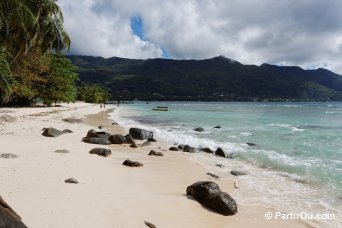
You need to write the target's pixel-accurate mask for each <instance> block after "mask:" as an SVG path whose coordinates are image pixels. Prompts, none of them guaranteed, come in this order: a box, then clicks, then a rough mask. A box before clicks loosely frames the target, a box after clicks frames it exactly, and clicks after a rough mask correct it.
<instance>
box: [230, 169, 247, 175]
mask: <svg viewBox="0 0 342 228" xmlns="http://www.w3.org/2000/svg"><path fill="white" fill-rule="evenodd" d="M230 173H231V174H232V175H234V176H243V175H247V173H246V172H242V171H236V170H232V171H230Z"/></svg>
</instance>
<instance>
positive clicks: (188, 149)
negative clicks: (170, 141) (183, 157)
mask: <svg viewBox="0 0 342 228" xmlns="http://www.w3.org/2000/svg"><path fill="white" fill-rule="evenodd" d="M169 150H170V151H183V152H188V153H195V152H196V148H194V147H191V146H189V145H184V144H181V145H178V147H175V146H172V147H170V148H169ZM198 150H199V151H203V152H206V153H210V154H215V155H217V156H220V157H224V158H233V155H232V154H229V153H227V152H226V151H224V150H223V149H222V148H217V149H216V150H215V151H214V150H212V149H210V148H208V147H206V148H200V149H198Z"/></svg>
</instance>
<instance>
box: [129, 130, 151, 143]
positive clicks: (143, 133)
mask: <svg viewBox="0 0 342 228" xmlns="http://www.w3.org/2000/svg"><path fill="white" fill-rule="evenodd" d="M129 134H130V135H131V136H132V137H133V139H138V140H144V139H148V138H153V132H151V131H147V130H144V129H140V128H134V127H132V128H130V129H129Z"/></svg>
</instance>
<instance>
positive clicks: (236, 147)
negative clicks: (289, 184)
mask: <svg viewBox="0 0 342 228" xmlns="http://www.w3.org/2000/svg"><path fill="white" fill-rule="evenodd" d="M155 106H168V107H169V111H168V112H156V111H152V110H151V109H152V108H153V107H155ZM116 118H120V120H121V121H128V122H127V123H130V124H131V125H134V124H135V125H136V124H139V125H141V126H143V127H145V128H150V129H152V130H153V131H154V132H155V133H156V134H157V135H158V136H159V137H161V138H164V139H165V140H167V141H169V142H170V143H186V144H189V145H191V146H194V147H198V148H200V147H210V148H211V149H213V150H215V149H216V148H217V147H222V148H223V149H225V150H226V151H227V152H230V153H233V154H234V155H235V156H236V157H235V159H234V160H237V161H241V162H244V163H245V164H248V165H250V166H253V167H258V168H261V169H263V170H267V171H270V172H277V173H278V174H281V175H282V176H286V177H288V178H289V179H292V180H293V181H295V182H296V183H300V184H302V185H305V187H306V188H307V186H309V187H310V188H311V189H313V190H319V191H320V196H322V199H321V200H323V201H325V202H329V206H332V207H336V206H339V205H341V202H342V201H341V199H342V103H237V102H229V103H215V102H210V103H209V102H159V103H157V102H152V103H150V104H146V103H144V102H138V103H136V104H134V105H127V106H123V107H120V111H119V116H116ZM129 121H133V122H129ZM127 123H126V124H127ZM216 125H220V126H221V127H222V128H220V129H215V128H214V127H215V126H216ZM196 127H203V128H204V129H205V131H204V132H201V133H198V132H195V131H193V130H192V129H194V128H196ZM247 142H249V143H255V144H257V146H248V145H247V144H246V143H247ZM202 160H204V159H202ZM303 189H304V188H303Z"/></svg>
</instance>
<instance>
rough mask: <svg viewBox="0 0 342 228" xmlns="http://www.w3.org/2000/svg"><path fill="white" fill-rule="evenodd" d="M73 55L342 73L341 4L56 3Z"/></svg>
mask: <svg viewBox="0 0 342 228" xmlns="http://www.w3.org/2000/svg"><path fill="white" fill-rule="evenodd" d="M58 2H59V4H60V6H61V8H62V10H63V13H64V19H65V26H66V29H67V31H68V33H69V35H70V37H71V39H72V44H71V53H73V54H82V55H94V56H103V57H111V56H118V57H126V58H138V59H147V58H172V59H205V58H212V57H214V56H219V55H224V56H226V57H228V58H231V59H234V60H237V61H239V62H241V63H244V64H256V65H260V64H262V63H270V64H279V65H298V66H301V67H303V68H314V67H316V66H317V67H321V66H323V67H325V68H328V69H330V70H333V71H335V72H337V73H340V74H341V73H342V14H341V11H342V1H341V0H325V1H322V0H308V1H298V0H286V1H285V0H284V1H275V0H244V1H238V0H215V1H214V0H139V1H136V0H125V1H122V0H73V1H70V0H59V1H58Z"/></svg>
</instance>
